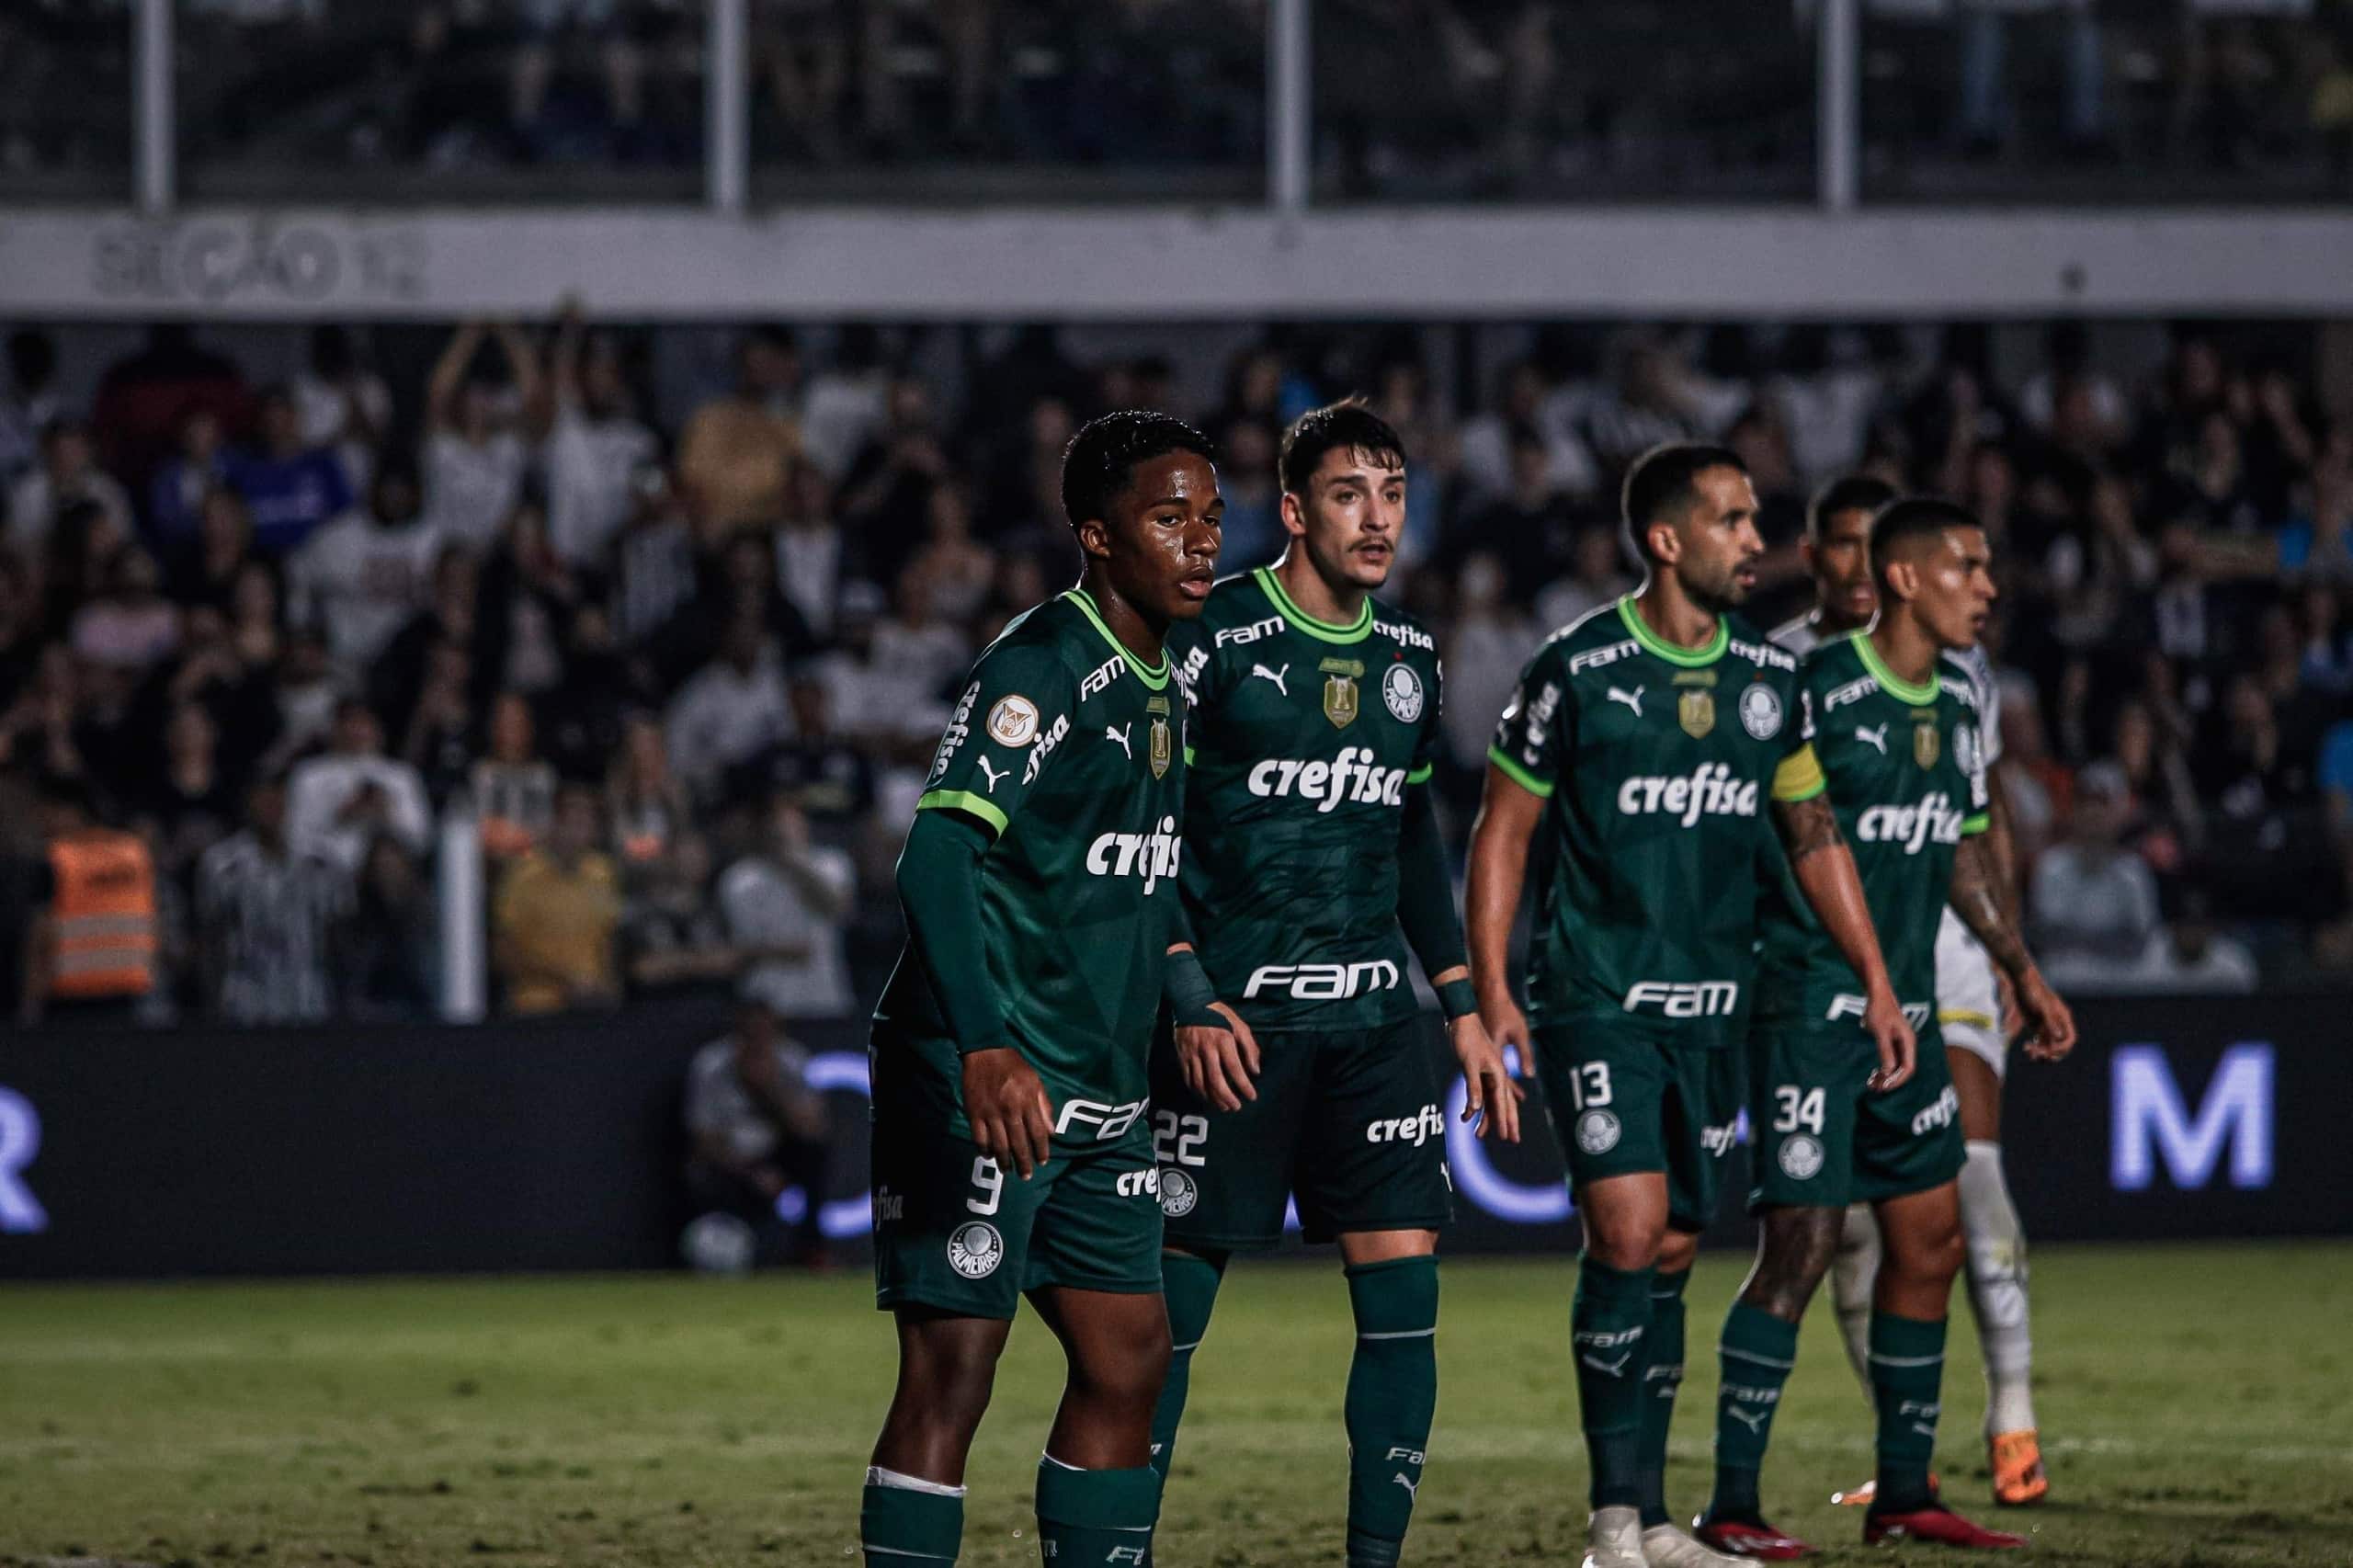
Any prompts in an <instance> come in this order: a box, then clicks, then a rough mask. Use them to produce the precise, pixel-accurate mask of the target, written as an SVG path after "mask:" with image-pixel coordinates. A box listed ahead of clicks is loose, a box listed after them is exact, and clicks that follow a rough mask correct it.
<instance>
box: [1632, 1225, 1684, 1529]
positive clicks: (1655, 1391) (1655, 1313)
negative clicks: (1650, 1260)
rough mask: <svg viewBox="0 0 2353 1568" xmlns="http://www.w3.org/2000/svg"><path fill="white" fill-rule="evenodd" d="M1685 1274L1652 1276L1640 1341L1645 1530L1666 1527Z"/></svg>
mask: <svg viewBox="0 0 2353 1568" xmlns="http://www.w3.org/2000/svg"><path fill="white" fill-rule="evenodd" d="M1690 1283H1691V1271H1690V1270H1689V1269H1688V1268H1686V1269H1684V1270H1682V1271H1681V1272H1679V1273H1676V1274H1654V1275H1652V1276H1651V1331H1650V1333H1649V1334H1648V1335H1644V1336H1643V1347H1644V1349H1645V1350H1646V1351H1647V1352H1648V1363H1647V1366H1646V1368H1645V1369H1644V1371H1643V1445H1642V1447H1641V1449H1638V1450H1637V1451H1636V1454H1635V1459H1634V1479H1635V1484H1636V1485H1638V1486H1639V1487H1640V1488H1641V1489H1642V1507H1643V1528H1644V1529H1648V1528H1651V1527H1652V1526H1653V1525H1663V1524H1666V1523H1668V1522H1669V1520H1668V1517H1667V1512H1666V1432H1667V1428H1668V1427H1670V1426H1673V1425H1674V1424H1675V1396H1676V1395H1677V1394H1678V1393H1680V1392H1683V1287H1685V1286H1686V1285H1688V1284H1690Z"/></svg>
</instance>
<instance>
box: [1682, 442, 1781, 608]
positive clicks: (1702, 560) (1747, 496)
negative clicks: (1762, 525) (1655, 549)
mask: <svg viewBox="0 0 2353 1568" xmlns="http://www.w3.org/2000/svg"><path fill="white" fill-rule="evenodd" d="M1691 490H1692V501H1691V506H1690V510H1689V511H1688V512H1687V513H1686V514H1685V515H1684V517H1683V520H1682V522H1680V523H1679V524H1677V526H1676V528H1675V538H1676V541H1677V544H1678V545H1679V546H1680V547H1681V548H1680V550H1679V551H1678V553H1677V558H1676V560H1675V562H1674V565H1675V571H1676V574H1677V576H1679V577H1680V578H1681V579H1682V580H1683V586H1684V590H1685V591H1686V592H1688V594H1689V595H1690V596H1691V597H1692V598H1693V599H1695V600H1697V601H1698V602H1699V604H1700V605H1701V606H1702V607H1704V608H1708V609H1711V610H1714V611H1716V612H1717V613H1719V614H1721V613H1722V612H1723V611H1725V610H1728V609H1731V608H1733V607H1734V606H1736V605H1739V604H1741V603H1743V602H1744V601H1745V600H1746V599H1747V597H1748V595H1749V590H1751V589H1753V588H1754V587H1756V562H1757V558H1758V557H1760V556H1762V555H1763V554H1764V553H1765V540H1764V539H1763V538H1762V537H1761V536H1760V535H1759V534H1758V533H1757V531H1756V486H1755V485H1753V484H1751V483H1749V482H1748V476H1747V475H1746V474H1745V473H1743V472H1740V471H1739V470H1738V469H1735V468H1711V469H1707V470H1704V471H1703V472H1701V473H1700V474H1699V477H1698V478H1697V479H1695V480H1694V481H1692V483H1691Z"/></svg>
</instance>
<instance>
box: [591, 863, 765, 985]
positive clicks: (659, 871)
mask: <svg viewBox="0 0 2353 1568" xmlns="http://www.w3.org/2000/svg"><path fill="white" fill-rule="evenodd" d="M643 869H644V875H643V878H642V883H643V885H642V887H640V888H639V890H638V891H637V892H636V893H634V894H633V895H631V898H630V900H629V903H628V905H627V907H626V909H625V911H624V913H623V915H622V926H621V943H622V946H623V947H624V948H625V949H627V950H628V953H629V983H630V990H631V992H632V993H633V994H638V995H641V996H665V997H674V998H675V997H681V996H700V997H716V996H720V995H723V994H726V993H727V991H728V990H729V988H731V987H732V986H733V983H734V980H735V974H736V971H738V970H739V969H741V968H742V967H743V956H742V955H741V954H739V953H738V952H736V950H735V949H734V948H733V945H732V944H731V943H730V942H729V940H728V937H727V923H726V921H725V920H723V919H722V918H721V916H720V914H719V911H718V909H717V908H716V907H715V906H714V905H713V904H712V903H711V887H710V845H709V844H708V843H706V842H705V841H704V839H703V836H702V835H700V834H699V833H691V832H688V833H681V834H679V835H677V836H676V837H675V838H673V839H672V840H671V841H670V842H669V844H668V845H667V846H665V848H664V849H663V850H662V851H661V852H660V853H659V854H657V855H655V856H654V858H653V859H652V860H651V861H650V862H649V863H648V864H647V865H646V867H645V868H643Z"/></svg>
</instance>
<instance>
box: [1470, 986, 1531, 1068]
mask: <svg viewBox="0 0 2353 1568" xmlns="http://www.w3.org/2000/svg"><path fill="white" fill-rule="evenodd" d="M1479 1027H1480V1028H1483V1029H1485V1030H1486V1031H1487V1039H1488V1040H1491V1041H1492V1042H1494V1045H1495V1051H1497V1053H1498V1054H1500V1053H1501V1052H1503V1051H1514V1050H1516V1051H1518V1052H1519V1059H1520V1061H1521V1062H1533V1061H1534V1060H1535V1057H1534V1056H1532V1055H1530V1054H1529V1043H1528V1015H1527V1014H1525V1013H1523V1012H1521V1011H1520V1010H1519V1004H1518V1002H1516V1001H1514V1000H1512V998H1511V995H1510V994H1509V993H1508V992H1506V993H1505V994H1502V995H1500V996H1483V997H1481V998H1480V999H1479Z"/></svg>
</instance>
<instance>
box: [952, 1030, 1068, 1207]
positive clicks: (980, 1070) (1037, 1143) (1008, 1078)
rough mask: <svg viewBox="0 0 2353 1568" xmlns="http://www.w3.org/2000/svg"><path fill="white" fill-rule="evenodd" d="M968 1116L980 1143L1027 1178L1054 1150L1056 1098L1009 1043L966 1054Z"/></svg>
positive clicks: (992, 1156) (994, 1157) (986, 1151)
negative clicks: (1048, 1095)
mask: <svg viewBox="0 0 2353 1568" xmlns="http://www.w3.org/2000/svg"><path fill="white" fill-rule="evenodd" d="M964 1116H965V1119H967V1120H969V1121H970V1122H971V1123H972V1142H973V1144H974V1146H975V1147H977V1148H978V1149H979V1150H980V1151H981V1153H983V1154H986V1155H987V1156H988V1157H989V1158H990V1159H992V1160H995V1162H996V1163H997V1164H998V1165H1009V1166H1011V1167H1012V1168H1013V1169H1014V1170H1016V1171H1017V1172H1019V1173H1020V1176H1021V1179H1022V1180H1023V1181H1028V1180H1029V1173H1030V1172H1032V1171H1034V1170H1036V1169H1037V1168H1038V1167H1039V1166H1040V1165H1044V1164H1045V1163H1046V1156H1047V1155H1048V1154H1050V1153H1052V1151H1053V1141H1054V1106H1053V1102H1052V1101H1051V1100H1050V1099H1048V1098H1047V1097H1046V1085H1044V1084H1042V1083H1040V1082H1039V1080H1038V1071H1037V1069H1036V1068H1034V1067H1032V1066H1030V1065H1029V1062H1026V1061H1024V1060H1023V1059H1022V1056H1021V1052H1019V1051H1016V1050H1014V1049H1013V1048H1012V1047H1011V1046H1009V1045H1007V1046H999V1047H997V1048H996V1049H995V1050H994V1051H973V1052H972V1054H971V1055H969V1056H967V1057H965V1058H964Z"/></svg>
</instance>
